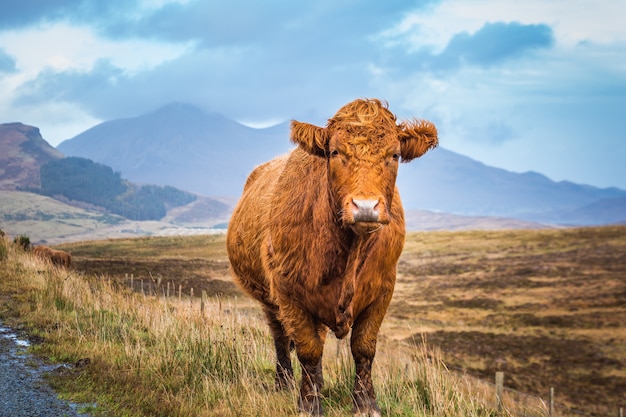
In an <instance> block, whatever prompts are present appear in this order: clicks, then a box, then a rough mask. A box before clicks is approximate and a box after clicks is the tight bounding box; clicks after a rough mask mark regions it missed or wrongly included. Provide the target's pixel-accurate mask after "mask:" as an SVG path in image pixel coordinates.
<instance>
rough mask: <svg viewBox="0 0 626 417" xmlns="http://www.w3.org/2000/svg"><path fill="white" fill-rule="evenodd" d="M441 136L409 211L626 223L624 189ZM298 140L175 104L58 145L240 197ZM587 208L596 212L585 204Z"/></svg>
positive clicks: (409, 182)
mask: <svg viewBox="0 0 626 417" xmlns="http://www.w3.org/2000/svg"><path fill="white" fill-rule="evenodd" d="M440 142H441V144H442V147H440V148H437V149H435V150H434V151H431V152H429V153H428V154H426V155H425V156H424V157H422V158H420V159H418V160H415V161H413V162H411V163H410V164H402V165H401V166H400V171H399V175H398V186H399V188H400V191H401V195H402V199H403V203H404V206H405V208H406V209H421V210H430V211H434V212H444V213H452V214H457V215H469V216H497V217H508V218H511V217H513V218H516V219H520V220H526V221H532V222H549V223H552V224H570V225H585V224H607V223H616V222H617V223H619V222H624V221H626V201H625V200H623V198H625V197H626V191H625V190H620V189H617V188H606V189H601V188H597V187H592V186H586V185H580V184H574V183H571V182H555V181H552V180H550V179H549V178H547V177H545V176H543V175H541V174H538V173H534V172H527V173H523V174H518V173H513V172H509V171H506V170H503V169H499V168H494V167H490V166H487V165H485V164H482V163H480V162H478V161H475V160H473V159H471V158H468V157H465V156H463V155H460V154H457V153H454V152H451V151H449V150H447V149H445V143H446V142H445V137H442V138H441V139H440ZM291 146H292V145H291V143H290V142H289V133H288V125H287V124H286V123H285V124H281V125H278V126H274V127H272V128H266V129H252V128H249V127H246V126H243V125H241V124H239V123H236V122H234V121H232V120H229V119H227V118H225V117H223V116H220V115H219V114H216V113H210V114H207V113H204V112H203V111H201V110H200V109H198V108H196V107H193V106H190V105H185V104H172V105H169V106H165V107H163V108H161V109H159V110H157V111H155V112H152V113H149V114H145V115H142V116H138V117H135V118H129V119H118V120H112V121H109V122H105V123H102V124H100V125H98V126H94V127H93V128H91V129H89V130H87V131H86V132H83V133H81V134H80V135H78V136H76V137H74V138H72V139H69V140H66V141H65V142H63V143H61V144H60V145H59V149H60V150H61V151H63V152H64V153H66V154H67V155H72V156H82V157H86V158H90V159H92V160H94V161H97V162H100V163H104V164H107V165H110V166H112V167H113V168H114V169H115V170H117V171H120V172H122V174H123V175H124V176H125V177H127V178H129V179H131V180H133V181H138V182H144V183H145V182H149V183H155V184H162V185H173V186H175V187H178V188H181V189H184V190H189V191H193V192H197V193H200V194H203V195H208V196H222V197H231V198H233V197H235V198H236V197H238V196H239V195H240V194H241V190H242V188H243V184H244V182H245V178H246V177H247V175H248V173H249V172H250V171H251V170H252V169H253V168H254V167H255V166H256V165H258V164H260V163H262V162H264V161H266V160H268V159H270V158H272V157H273V156H276V155H279V154H281V153H284V152H287V151H288V150H289V149H290V148H291ZM589 205H596V208H598V210H595V211H590V210H584V209H583V208H584V207H586V206H589ZM609 212H610V213H609ZM604 213H607V214H606V215H605V214H604Z"/></svg>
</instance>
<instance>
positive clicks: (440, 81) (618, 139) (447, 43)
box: [0, 0, 626, 189]
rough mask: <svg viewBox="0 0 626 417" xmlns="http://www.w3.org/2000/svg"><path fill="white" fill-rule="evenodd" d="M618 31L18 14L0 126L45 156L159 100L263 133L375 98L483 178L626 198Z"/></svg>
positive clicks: (21, 10)
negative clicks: (35, 143)
mask: <svg viewBox="0 0 626 417" xmlns="http://www.w3.org/2000/svg"><path fill="white" fill-rule="evenodd" d="M625 15H626V1H624V0H550V1H545V0H439V1H438V0H418V1H407V0H390V1H385V2H382V1H379V0H378V1H356V0H346V1H336V0H321V1H315V2H294V1H287V0H283V1H278V0H268V1H264V2H256V1H251V0H248V1H245V0H228V1H215V0H213V1H203V0H195V1H194V0H186V1H183V0H180V1H171V0H153V1H148V0H134V1H133V0H127V1H107V2H97V1H91V0H47V1H40V0H20V1H19V2H18V1H14V2H9V3H8V4H5V5H3V6H2V12H1V13H0V91H1V92H2V94H0V122H12V121H20V122H23V123H26V124H31V125H35V126H37V127H39V128H40V129H41V132H42V135H43V136H44V138H45V139H47V140H48V141H49V142H50V143H51V144H53V145H55V146H56V145H57V144H59V143H60V142H61V141H63V140H65V139H68V138H71V137H73V136H75V135H77V134H79V133H81V132H82V131H84V130H86V129H88V128H90V127H92V126H94V125H95V124H98V123H100V122H102V121H105V120H110V119H114V118H121V117H132V116H136V115H139V114H142V113H145V112H148V111H152V110H154V109H156V108H158V107H160V106H162V105H164V104H167V103H169V102H172V101H179V102H187V103H192V104H195V105H197V106H199V107H200V108H202V109H204V110H206V111H216V112H219V113H222V114H223V115H225V116H227V117H230V118H232V119H235V120H238V121H240V122H242V123H246V124H249V125H253V126H266V125H271V124H274V123H278V122H282V121H285V120H289V119H292V118H296V119H299V120H302V121H309V122H314V123H318V124H323V123H325V120H326V119H327V118H328V117H330V116H332V115H333V114H334V112H335V111H336V110H337V109H338V108H339V107H340V106H342V105H343V104H345V103H346V102H348V101H351V100H353V99H354V98H357V97H379V98H382V99H386V100H387V101H388V102H389V105H390V108H391V110H392V111H393V112H395V113H396V114H397V115H398V116H399V117H401V118H411V117H419V118H426V119H429V120H432V121H433V122H435V123H436V124H437V126H438V128H439V131H440V143H441V146H443V147H445V148H447V149H450V150H453V151H456V152H459V153H461V154H464V155H467V156H470V157H472V158H474V159H477V160H479V161H482V162H484V163H486V164H489V165H492V166H497V167H501V168H505V169H508V170H511V171H515V172H525V171H531V170H532V171H537V172H540V173H543V174H545V175H547V176H548V177H550V178H551V179H553V180H556V181H560V180H569V181H574V182H578V183H584V184H590V185H595V186H600V187H608V186H617V187H620V188H623V189H626V137H625V132H626V29H624V23H623V16H625ZM285 140H286V141H287V138H285Z"/></svg>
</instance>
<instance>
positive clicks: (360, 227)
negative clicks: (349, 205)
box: [350, 222, 387, 235]
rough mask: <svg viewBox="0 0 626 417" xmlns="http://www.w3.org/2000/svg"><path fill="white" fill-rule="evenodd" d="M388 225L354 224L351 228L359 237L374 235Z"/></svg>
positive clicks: (373, 223)
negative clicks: (367, 234) (368, 234)
mask: <svg viewBox="0 0 626 417" xmlns="http://www.w3.org/2000/svg"><path fill="white" fill-rule="evenodd" d="M386 224H387V223H381V222H354V223H352V224H350V228H351V229H352V231H353V232H354V233H355V234H357V235H363V234H366V233H374V232H377V231H378V230H380V229H382V228H383V227H384V226H385V225H386Z"/></svg>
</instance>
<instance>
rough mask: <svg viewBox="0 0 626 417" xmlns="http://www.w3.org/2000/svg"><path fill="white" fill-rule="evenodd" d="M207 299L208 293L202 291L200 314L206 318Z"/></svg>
mask: <svg viewBox="0 0 626 417" xmlns="http://www.w3.org/2000/svg"><path fill="white" fill-rule="evenodd" d="M205 298H206V291H204V290H202V297H201V298H200V314H201V315H202V317H204V299H205Z"/></svg>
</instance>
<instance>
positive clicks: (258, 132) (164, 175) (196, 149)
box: [58, 103, 291, 196]
mask: <svg viewBox="0 0 626 417" xmlns="http://www.w3.org/2000/svg"><path fill="white" fill-rule="evenodd" d="M290 146H291V145H290V142H289V138H288V126H287V125H284V126H279V127H273V128H268V129H253V128H250V127H246V126H243V125H241V124H239V123H237V122H234V121H232V120H230V119H227V118H225V117H223V116H220V115H219V114H217V113H211V114H206V113H204V112H202V111H201V110H200V109H198V108H196V107H193V106H191V105H187V104H179V103H175V104H170V105H168V106H165V107H163V108H161V109H159V110H157V111H155V112H152V113H149V114H145V115H143V116H139V117H135V118H130V119H118V120H112V121H109V122H105V123H102V124H100V125H97V126H95V127H93V128H91V129H89V130H87V131H85V132H83V133H81V134H80V135H78V136H76V137H74V138H72V139H70V140H67V141H64V142H63V143H61V144H60V145H59V146H58V149H59V150H60V151H62V152H63V153H64V154H66V155H68V156H81V157H83V158H89V159H92V160H94V161H96V162H100V163H102V164H105V165H108V166H110V167H112V168H113V169H114V170H116V171H120V172H122V174H123V176H124V177H125V178H128V179H129V180H131V181H135V182H139V183H152V184H164V185H171V186H174V187H177V188H180V189H183V190H187V191H192V192H196V193H199V194H203V195H206V196H236V195H239V194H240V193H241V190H242V189H243V184H244V182H245V179H246V177H247V174H248V171H249V170H250V169H251V168H253V167H254V166H256V165H258V164H260V163H262V162H264V161H265V160H268V159H270V158H272V157H274V156H276V155H278V154H280V153H284V152H287V151H288V150H289V149H290Z"/></svg>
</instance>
